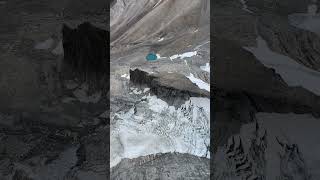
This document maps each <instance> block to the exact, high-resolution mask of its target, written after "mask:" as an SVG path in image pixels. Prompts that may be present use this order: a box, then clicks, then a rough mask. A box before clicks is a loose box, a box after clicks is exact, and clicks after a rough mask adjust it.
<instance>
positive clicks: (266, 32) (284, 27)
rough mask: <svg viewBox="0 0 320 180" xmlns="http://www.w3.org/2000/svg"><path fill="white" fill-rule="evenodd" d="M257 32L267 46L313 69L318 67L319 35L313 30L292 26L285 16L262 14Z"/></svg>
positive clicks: (319, 67)
mask: <svg viewBox="0 0 320 180" xmlns="http://www.w3.org/2000/svg"><path fill="white" fill-rule="evenodd" d="M258 33H259V35H260V36H261V37H263V38H264V39H265V40H266V41H267V43H268V45H269V47H270V48H271V49H272V50H273V51H275V52H279V53H281V54H283V55H286V56H289V57H291V58H292V59H295V60H296V61H297V62H299V63H301V64H303V65H305V66H307V67H309V68H311V69H314V70H317V71H318V70H319V69H320V61H319V59H320V37H319V36H318V35H316V34H315V33H313V32H310V31H307V30H304V29H299V28H296V27H293V26H291V25H290V24H289V22H288V20H287V18H282V17H277V16H274V15H264V16H262V17H261V18H260V20H259V23H258Z"/></svg>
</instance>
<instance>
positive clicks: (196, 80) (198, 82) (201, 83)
mask: <svg viewBox="0 0 320 180" xmlns="http://www.w3.org/2000/svg"><path fill="white" fill-rule="evenodd" d="M187 78H188V79H190V81H191V82H193V83H195V84H196V85H197V86H198V87H199V88H200V89H204V90H206V91H209V92H210V84H208V83H206V82H204V81H202V80H201V79H199V78H196V77H194V75H193V74H192V73H190V75H189V76H187Z"/></svg>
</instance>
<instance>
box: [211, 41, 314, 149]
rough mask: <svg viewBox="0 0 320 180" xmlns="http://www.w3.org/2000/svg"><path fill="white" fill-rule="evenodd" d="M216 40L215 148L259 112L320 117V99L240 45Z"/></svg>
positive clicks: (214, 48) (214, 86)
mask: <svg viewBox="0 0 320 180" xmlns="http://www.w3.org/2000/svg"><path fill="white" fill-rule="evenodd" d="M214 40H215V43H214V46H213V50H214V52H215V53H214V55H213V57H214V58H213V59H214V61H213V65H214V67H215V68H214V70H213V72H214V81H215V84H214V85H213V88H214V92H215V95H216V96H215V103H214V109H215V116H216V117H215V118H214V119H215V122H214V123H215V125H214V126H213V127H214V128H213V129H214V130H213V132H212V134H214V139H215V141H216V142H217V143H216V144H215V146H219V145H221V144H224V143H225V142H226V139H225V138H226V136H227V137H228V135H227V134H229V135H231V134H233V133H236V132H237V131H238V130H239V128H240V126H241V124H244V123H247V122H250V121H252V120H253V117H254V113H255V112H278V113H290V112H294V113H298V114H302V113H312V114H314V115H316V116H319V114H320V109H319V107H320V97H319V96H317V95H315V94H313V93H311V92H310V91H308V90H306V89H303V88H301V87H288V85H287V84H286V83H285V82H284V81H283V80H282V79H281V77H280V76H279V75H278V74H276V73H275V71H274V70H273V69H269V68H267V67H264V65H263V64H261V63H260V62H259V61H258V60H257V59H256V58H255V57H254V56H253V55H252V54H251V53H250V52H248V51H247V50H245V49H243V48H242V47H241V46H240V45H238V43H236V42H234V41H227V40H225V39H219V38H214ZM227 52H232V53H227ZM228 127H229V128H228ZM227 139H228V138H227Z"/></svg>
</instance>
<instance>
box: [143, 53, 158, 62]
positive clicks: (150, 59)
mask: <svg viewBox="0 0 320 180" xmlns="http://www.w3.org/2000/svg"><path fill="white" fill-rule="evenodd" d="M157 58H158V57H157V55H156V54H154V53H149V54H148V55H147V57H146V59H147V61H155V60H157Z"/></svg>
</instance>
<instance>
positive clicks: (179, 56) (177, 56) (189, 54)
mask: <svg viewBox="0 0 320 180" xmlns="http://www.w3.org/2000/svg"><path fill="white" fill-rule="evenodd" d="M196 55H197V51H192V52H185V53H183V54H175V55H173V56H170V60H174V59H177V58H180V59H184V58H189V57H192V56H196Z"/></svg>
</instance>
